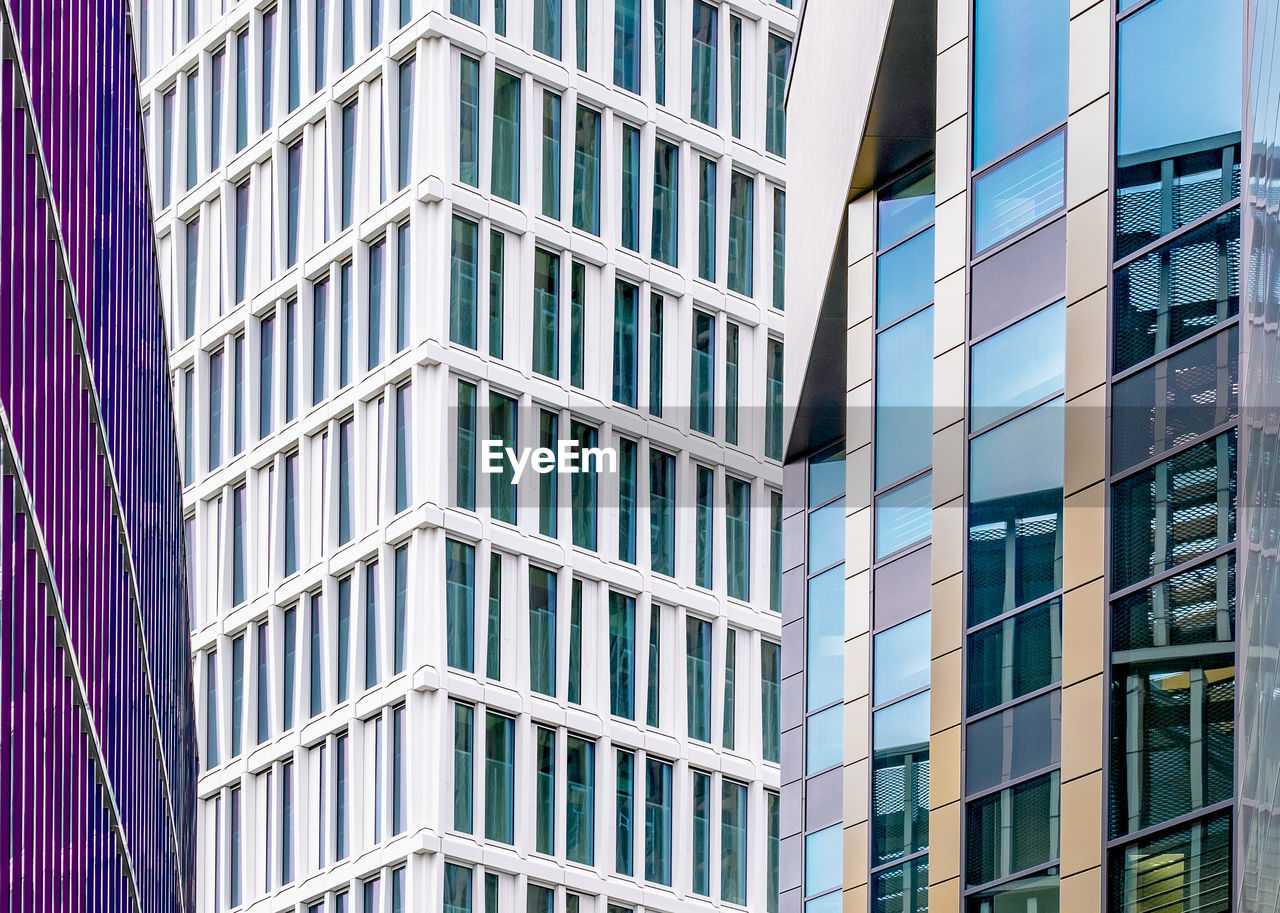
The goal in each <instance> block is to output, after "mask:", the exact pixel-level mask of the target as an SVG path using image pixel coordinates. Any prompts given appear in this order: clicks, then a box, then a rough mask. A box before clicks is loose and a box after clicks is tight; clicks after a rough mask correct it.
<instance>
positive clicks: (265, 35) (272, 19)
mask: <svg viewBox="0 0 1280 913" xmlns="http://www.w3.org/2000/svg"><path fill="white" fill-rule="evenodd" d="M275 90H276V10H275V7H272V8H271V9H269V10H267V11H266V12H265V13H263V14H262V132H263V133H266V132H267V131H268V130H270V129H271V125H272V124H273V123H274V122H275V117H274V114H273V108H274V101H275Z"/></svg>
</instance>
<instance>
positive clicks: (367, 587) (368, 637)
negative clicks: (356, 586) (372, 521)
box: [364, 562, 379, 689]
mask: <svg viewBox="0 0 1280 913" xmlns="http://www.w3.org/2000/svg"><path fill="white" fill-rule="evenodd" d="M378 680H379V676H378V564H377V562H371V563H370V564H366V565H365V569H364V686H365V688H366V689H368V688H372V687H373V686H374V685H376V684H378Z"/></svg>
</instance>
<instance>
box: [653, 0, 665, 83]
mask: <svg viewBox="0 0 1280 913" xmlns="http://www.w3.org/2000/svg"><path fill="white" fill-rule="evenodd" d="M653 100H654V101H656V102H657V103H658V104H660V105H665V104H666V103H667V0H653Z"/></svg>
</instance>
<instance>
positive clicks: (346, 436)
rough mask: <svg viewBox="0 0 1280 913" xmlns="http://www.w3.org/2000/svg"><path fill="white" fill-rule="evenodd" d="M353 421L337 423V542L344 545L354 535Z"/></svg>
mask: <svg viewBox="0 0 1280 913" xmlns="http://www.w3.org/2000/svg"><path fill="white" fill-rule="evenodd" d="M354 464H355V421H354V420H353V419H347V420H346V421H344V422H342V423H341V424H340V425H338V544H339V545H344V544H346V543H348V542H350V541H351V538H352V536H353V535H354V530H353V529H352V513H353V511H354V509H355V508H354V503H353V501H352V497H353V495H352V486H353V484H354V483H353V481H352V477H353V476H354V474H355V465H354Z"/></svg>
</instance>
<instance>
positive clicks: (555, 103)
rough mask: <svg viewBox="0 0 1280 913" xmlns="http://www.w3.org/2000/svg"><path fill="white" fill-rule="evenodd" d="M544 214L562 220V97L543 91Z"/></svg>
mask: <svg viewBox="0 0 1280 913" xmlns="http://www.w3.org/2000/svg"><path fill="white" fill-rule="evenodd" d="M542 214H543V215H544V216H546V217H547V218H549V219H559V218H560V96H559V95H557V94H556V93H555V92H552V91H551V90H549V89H543V90H542Z"/></svg>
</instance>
